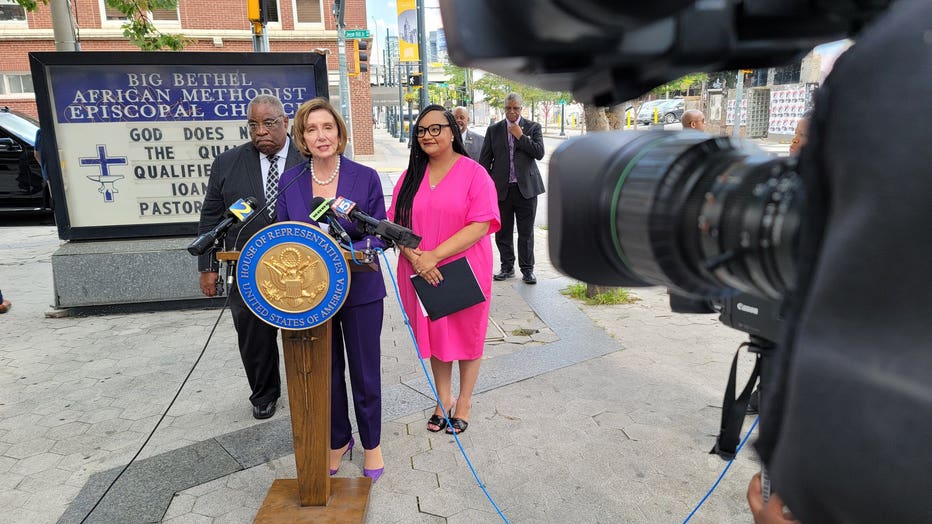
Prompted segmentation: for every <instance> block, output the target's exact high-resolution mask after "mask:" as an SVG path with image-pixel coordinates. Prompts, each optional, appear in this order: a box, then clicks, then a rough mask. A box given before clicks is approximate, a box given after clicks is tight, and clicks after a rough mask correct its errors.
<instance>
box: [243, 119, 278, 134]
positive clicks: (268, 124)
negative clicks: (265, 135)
mask: <svg viewBox="0 0 932 524" xmlns="http://www.w3.org/2000/svg"><path fill="white" fill-rule="evenodd" d="M281 123H282V117H278V118H276V119H274V120H272V119H270V120H263V121H262V122H249V123H248V124H246V127H248V128H249V132H250V133H255V132H257V131H259V127H260V126H261V127H264V128H265V130H266V131H275V130H276V129H278V126H279V124H281Z"/></svg>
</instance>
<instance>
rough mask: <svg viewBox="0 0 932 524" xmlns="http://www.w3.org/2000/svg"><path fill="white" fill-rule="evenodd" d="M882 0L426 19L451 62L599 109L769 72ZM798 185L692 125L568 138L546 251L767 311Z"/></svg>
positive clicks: (561, 8) (695, 4) (445, 8)
mask: <svg viewBox="0 0 932 524" xmlns="http://www.w3.org/2000/svg"><path fill="white" fill-rule="evenodd" d="M889 3H890V1H888V0H823V1H820V0H794V1H787V0H744V1H740V0H722V1H717V2H708V1H690V0H659V1H657V2H622V3H616V2H610V1H605V0H574V1H572V2H571V1H568V0H546V1H537V0H534V1H532V0H524V1H515V2H497V1H491V0H485V1H477V2H455V1H452V0H441V10H442V14H443V18H444V22H445V24H444V27H445V29H446V37H447V42H448V45H449V52H450V56H451V58H452V59H453V61H454V62H456V63H457V64H460V65H463V66H475V67H480V68H482V69H485V70H487V71H491V72H493V73H496V74H500V75H502V76H506V77H508V78H512V79H515V80H518V81H523V82H527V83H530V84H533V85H537V86H540V87H543V88H545V89H550V90H554V91H564V90H570V91H572V92H573V93H574V95H575V97H576V98H577V100H580V101H582V102H584V103H591V104H596V105H609V104H613V103H618V102H621V101H624V100H627V99H630V98H633V97H635V96H637V95H640V94H641V93H643V92H645V91H647V90H649V89H651V88H653V87H655V86H656V85H659V84H662V83H664V82H668V81H670V80H673V79H675V78H678V77H680V76H682V75H685V74H687V73H691V72H696V71H721V70H729V69H738V68H746V67H770V66H778V65H784V64H785V63H786V62H788V61H790V60H791V59H794V58H798V57H799V56H801V55H803V54H805V53H806V52H808V51H809V50H810V49H811V48H812V47H813V46H815V45H817V44H820V43H824V42H827V41H832V40H837V39H841V38H844V37H847V36H851V35H853V34H855V33H856V32H857V31H859V30H860V29H861V27H863V25H864V24H865V23H867V22H868V21H870V20H871V19H872V18H874V17H875V16H876V15H877V14H878V13H880V12H881V11H883V9H885V8H886V7H887V5H888V4H889ZM554 20H560V21H561V22H560V23H559V24H555V23H553V21H554ZM799 180H800V179H799V177H798V175H797V173H796V161H795V159H788V158H782V159H780V158H774V157H772V156H770V155H769V154H767V153H766V152H764V151H763V150H761V149H759V148H758V147H756V146H755V145H753V144H751V143H748V142H745V141H742V140H737V139H731V138H726V137H710V136H709V135H705V134H702V133H698V132H692V131H681V132H664V131H656V132H646V133H630V132H611V133H597V134H594V135H590V136H585V137H581V138H578V139H573V140H569V141H567V142H566V143H565V144H563V145H562V146H561V147H560V148H559V149H558V150H557V151H556V152H554V154H553V155H552V156H551V160H550V183H549V193H550V197H549V202H550V207H549V212H550V219H549V227H550V235H549V241H550V252H551V258H552V260H553V262H554V264H555V265H556V267H557V268H558V269H560V270H561V271H562V272H564V273H566V274H568V275H570V276H572V277H574V278H577V279H579V280H582V281H585V282H589V283H594V284H601V285H611V286H647V285H664V286H667V287H668V288H670V289H671V290H672V291H673V292H676V293H680V294H683V295H686V296H691V297H709V298H714V299H720V300H724V301H725V304H726V308H727V307H731V306H729V305H735V306H736V304H737V302H736V301H735V300H734V297H736V295H738V293H744V294H746V295H751V296H753V297H759V298H761V299H765V300H766V301H770V306H772V307H768V309H776V306H777V304H778V303H779V301H780V300H781V299H782V298H783V297H784V296H785V295H786V293H787V292H788V291H790V290H791V286H792V285H793V284H794V282H795V281H796V276H797V269H796V267H795V262H794V261H795V255H796V252H795V250H796V245H797V238H798V230H799V216H800V213H799V203H800V201H801V191H802V190H803V188H802V186H801V184H800V181H799ZM736 311H737V315H735V314H726V315H724V316H723V320H724V321H725V322H726V323H728V322H729V321H730V320H734V321H735V322H734V324H729V325H731V326H732V327H736V328H737V329H742V330H744V331H747V332H749V333H754V332H755V331H758V332H761V331H767V332H772V330H771V328H772V327H774V326H775V324H774V325H763V324H761V325H758V326H753V325H749V324H747V323H746V322H742V321H740V313H741V311H740V310H736ZM726 313H727V311H726ZM750 318H751V317H748V319H749V320H750ZM768 322H770V320H768ZM774 322H775V321H774Z"/></svg>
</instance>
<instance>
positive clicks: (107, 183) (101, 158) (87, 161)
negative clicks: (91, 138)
mask: <svg viewBox="0 0 932 524" xmlns="http://www.w3.org/2000/svg"><path fill="white" fill-rule="evenodd" d="M78 162H79V163H80V164H81V165H82V166H98V167H99V168H100V175H97V176H91V175H89V176H88V177H87V178H88V179H90V180H93V181H94V182H99V183H100V188H98V189H97V191H98V192H100V193H101V194H102V195H104V202H113V200H114V196H113V195H114V193H118V191H117V190H116V188H115V187H114V186H113V183H114V182H116V181H117V180H120V179H121V178H125V177H124V176H123V175H111V174H110V165H111V164H113V165H117V166H124V165H126V164H127V161H126V157H125V156H114V157H108V156H107V146H105V145H103V144H98V145H97V157H96V158H95V157H83V158H80V159H78Z"/></svg>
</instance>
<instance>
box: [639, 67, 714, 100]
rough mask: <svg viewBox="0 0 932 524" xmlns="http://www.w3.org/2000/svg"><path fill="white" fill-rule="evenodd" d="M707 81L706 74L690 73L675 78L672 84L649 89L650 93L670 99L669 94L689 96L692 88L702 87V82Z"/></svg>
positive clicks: (707, 75)
mask: <svg viewBox="0 0 932 524" xmlns="http://www.w3.org/2000/svg"><path fill="white" fill-rule="evenodd" d="M708 79H709V74H708V73H691V74H688V75H686V76H684V77H681V78H677V79H676V80H673V81H672V82H667V83H666V84H663V85H660V86H657V87H655V88H653V89H651V91H650V92H651V93H652V94H654V95H657V96H659V97H663V98H670V93H671V92H673V93H674V94H680V95H684V96H689V94H690V91H691V90H692V88H693V86H699V85H702V82H703V81H705V80H708Z"/></svg>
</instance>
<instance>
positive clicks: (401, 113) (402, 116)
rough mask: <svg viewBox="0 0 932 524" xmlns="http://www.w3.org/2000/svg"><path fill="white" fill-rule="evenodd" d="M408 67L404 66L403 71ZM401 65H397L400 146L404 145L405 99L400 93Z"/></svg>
mask: <svg viewBox="0 0 932 524" xmlns="http://www.w3.org/2000/svg"><path fill="white" fill-rule="evenodd" d="M407 68H408V66H407V64H405V69H406V70H407ZM401 79H402V76H401V63H399V64H398V141H399V142H401V143H402V144H404V143H405V106H404V104H405V97H404V94H403V93H402V91H401ZM404 79H405V82H407V81H408V75H407V74H405V76H404Z"/></svg>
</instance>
